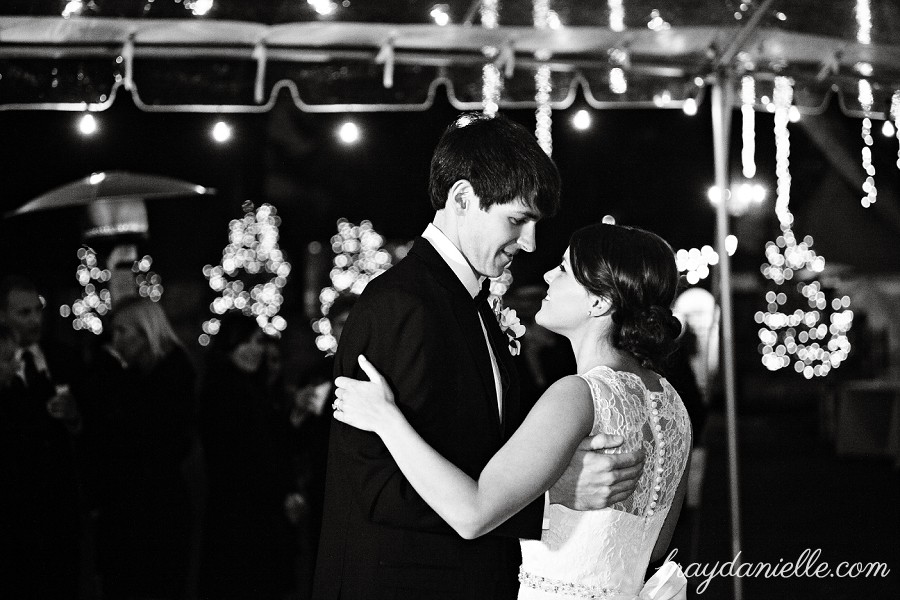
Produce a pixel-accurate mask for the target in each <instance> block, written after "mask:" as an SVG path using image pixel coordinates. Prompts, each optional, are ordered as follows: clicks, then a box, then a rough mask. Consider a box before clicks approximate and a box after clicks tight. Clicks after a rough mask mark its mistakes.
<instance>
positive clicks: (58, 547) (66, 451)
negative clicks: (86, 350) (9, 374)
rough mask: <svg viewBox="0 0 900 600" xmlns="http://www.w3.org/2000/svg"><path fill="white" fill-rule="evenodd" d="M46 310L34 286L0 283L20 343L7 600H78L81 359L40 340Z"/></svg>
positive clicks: (7, 522)
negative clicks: (78, 387) (77, 443)
mask: <svg viewBox="0 0 900 600" xmlns="http://www.w3.org/2000/svg"><path fill="white" fill-rule="evenodd" d="M43 304H44V303H43V298H41V296H40V294H39V293H38V291H37V288H36V287H35V285H34V283H33V282H31V281H30V280H28V279H26V278H22V277H18V276H10V277H7V278H5V279H4V280H3V281H2V282H0V322H2V323H4V324H5V325H6V326H7V327H8V328H9V330H11V331H12V333H13V334H14V335H15V338H16V340H17V344H18V347H17V349H16V353H15V357H16V361H17V372H16V376H15V377H14V378H13V379H12V380H11V381H10V382H8V383H7V385H6V386H5V387H4V389H3V390H2V392H0V436H2V442H0V444H2V453H3V457H2V465H3V466H2V472H0V497H2V501H0V502H2V506H0V553H2V555H3V556H4V559H3V560H2V561H0V597H2V598H22V599H27V598H61V599H65V598H76V597H77V595H78V566H79V536H80V527H81V523H80V502H79V500H80V498H79V490H78V480H77V473H76V467H75V454H74V436H75V435H77V434H78V432H79V431H80V428H81V424H80V414H79V411H78V407H77V405H76V402H75V398H74V396H73V395H72V391H71V389H72V387H74V383H75V382H74V381H73V377H74V376H75V375H76V374H77V373H78V366H77V362H78V361H77V360H76V358H77V355H75V353H74V352H66V351H65V350H64V349H63V348H61V347H59V346H56V345H54V344H50V343H49V342H47V341H44V340H42V339H41V334H42V325H43V309H44V306H43ZM70 386H71V387H70Z"/></svg>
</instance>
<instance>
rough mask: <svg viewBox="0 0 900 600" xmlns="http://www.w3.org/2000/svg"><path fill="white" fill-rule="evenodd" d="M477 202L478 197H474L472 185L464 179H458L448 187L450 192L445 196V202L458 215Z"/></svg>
mask: <svg viewBox="0 0 900 600" xmlns="http://www.w3.org/2000/svg"><path fill="white" fill-rule="evenodd" d="M478 201H479V200H478V196H476V195H475V190H474V188H472V184H471V183H469V182H468V181H467V180H465V179H460V180H459V181H457V182H456V183H454V184H453V185H452V186H451V187H450V192H449V193H448V194H447V202H448V203H449V204H451V205H452V208H453V209H454V210H455V211H457V212H458V213H462V212H463V211H465V210H466V209H467V208H468V207H469V206H470V205H472V204H473V203H476V202H478ZM448 208H449V207H448Z"/></svg>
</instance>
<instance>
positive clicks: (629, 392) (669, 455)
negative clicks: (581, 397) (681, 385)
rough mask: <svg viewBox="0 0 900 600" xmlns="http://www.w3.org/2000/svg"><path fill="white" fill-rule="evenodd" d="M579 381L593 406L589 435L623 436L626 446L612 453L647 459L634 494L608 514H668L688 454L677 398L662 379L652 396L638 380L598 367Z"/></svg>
mask: <svg viewBox="0 0 900 600" xmlns="http://www.w3.org/2000/svg"><path fill="white" fill-rule="evenodd" d="M582 379H584V380H585V381H587V383H588V385H589V386H590V387H591V396H592V397H593V400H594V427H593V429H592V430H591V435H596V434H598V433H608V434H615V435H621V436H622V437H623V438H625V443H624V444H622V445H621V446H620V447H618V448H616V449H614V450H612V451H611V452H615V453H618V452H630V451H633V450H637V449H643V450H644V452H645V453H646V455H647V460H646V461H645V462H644V471H643V473H642V475H641V478H640V479H639V480H638V485H637V489H635V492H634V494H633V495H632V496H631V497H630V498H628V499H627V500H626V501H624V502H619V503H617V504H615V505H613V507H612V508H613V509H614V510H622V511H625V512H628V513H631V514H633V515H641V516H650V515H652V514H654V513H655V512H658V511H660V510H668V509H669V507H670V506H671V505H672V500H673V499H674V497H675V491H676V490H677V489H678V483H679V482H680V481H681V473H682V471H684V467H685V464H686V462H687V458H688V452H689V450H690V435H689V434H690V421H689V420H688V416H687V411H686V410H685V409H684V406H683V405H682V402H681V398H680V397H678V394H677V392H676V391H675V389H674V388H673V387H672V385H671V384H670V383H669V382H668V381H667V380H666V379H660V380H659V384H660V387H661V388H662V389H661V390H659V391H651V390H649V389H647V387H646V386H645V385H644V382H643V381H642V380H641V378H640V377H639V376H638V375H636V374H634V373H630V372H627V371H614V370H613V369H610V368H609V367H596V368H594V369H592V370H591V371H589V372H588V373H586V374H584V375H582Z"/></svg>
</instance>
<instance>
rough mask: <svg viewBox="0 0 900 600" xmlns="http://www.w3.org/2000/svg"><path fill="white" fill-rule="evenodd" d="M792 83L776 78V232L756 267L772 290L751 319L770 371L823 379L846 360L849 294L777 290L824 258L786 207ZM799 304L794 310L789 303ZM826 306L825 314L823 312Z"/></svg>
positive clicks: (802, 287) (813, 285)
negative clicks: (798, 229)
mask: <svg viewBox="0 0 900 600" xmlns="http://www.w3.org/2000/svg"><path fill="white" fill-rule="evenodd" d="M792 101H793V84H792V83H791V81H790V80H789V79H788V78H786V77H777V78H776V79H775V91H774V94H773V103H774V105H775V172H776V177H777V198H776V201H775V214H776V216H777V218H778V222H779V226H780V228H781V235H779V236H778V237H777V238H776V239H775V241H770V242H766V247H765V253H766V260H767V262H765V263H763V265H762V267H761V270H762V274H763V276H764V277H765V278H766V279H769V280H771V281H772V282H774V284H775V288H776V289H774V290H773V289H770V290H768V291H767V292H766V296H765V299H766V302H767V307H766V311H757V312H756V314H755V315H754V320H755V321H756V322H757V323H758V324H759V325H761V327H760V329H759V332H758V336H759V340H760V344H759V352H760V354H761V355H762V363H763V365H764V366H765V367H766V368H767V369H769V370H770V371H778V370H780V369H783V368H786V367H789V366H790V365H791V363H792V362H793V365H794V370H795V371H796V372H797V373H799V374H802V375H803V376H804V377H805V378H806V379H812V378H813V377H823V376H825V375H827V374H828V373H829V372H830V371H831V369H835V368H837V367H839V366H840V365H841V363H842V362H843V361H844V360H846V358H847V355H848V354H849V352H850V342H849V341H848V339H847V332H848V331H849V329H850V326H851V325H852V323H853V312H852V311H851V310H850V308H849V307H850V298H849V297H847V296H844V297H842V298H835V299H833V300H832V301H831V302H830V303H829V302H828V300H827V299H826V295H825V291H824V290H823V288H822V285H821V284H820V283H819V282H818V281H815V280H814V281H812V282H810V283H805V282H802V281H801V282H798V283H797V286H796V291H797V292H798V295H795V294H793V293H792V294H791V295H788V294H787V293H785V292H784V291H781V290H780V289H778V288H780V287H781V286H782V285H783V284H784V283H785V281H788V280H791V279H793V277H794V275H795V274H799V273H800V272H802V271H809V272H811V273H821V272H822V271H823V270H824V269H825V259H824V258H823V257H821V256H817V255H816V253H815V251H814V250H813V249H812V246H813V239H812V236H809V235H807V236H805V237H804V238H803V240H802V241H798V240H797V238H796V236H795V235H794V232H793V229H792V227H793V223H794V217H793V215H792V214H791V211H790V185H791V177H790V169H789V166H790V160H789V157H790V136H789V133H788V123H789V122H790V112H791V103H792ZM795 304H796V305H798V306H797V307H796V308H795V309H794V310H793V311H791V310H790V309H791V308H793V307H794V306H793V305H795ZM829 308H830V309H831V312H830V314H828V315H827V318H826V315H825V314H824V313H823V311H826V310H827V309H829Z"/></svg>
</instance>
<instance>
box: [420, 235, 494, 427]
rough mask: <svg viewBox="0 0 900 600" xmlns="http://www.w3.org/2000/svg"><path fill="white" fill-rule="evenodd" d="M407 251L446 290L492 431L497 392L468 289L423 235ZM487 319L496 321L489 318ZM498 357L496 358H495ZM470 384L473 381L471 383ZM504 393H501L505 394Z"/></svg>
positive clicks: (489, 360)
mask: <svg viewBox="0 0 900 600" xmlns="http://www.w3.org/2000/svg"><path fill="white" fill-rule="evenodd" d="M410 254H412V255H415V256H417V257H418V258H420V259H421V260H422V261H423V262H424V263H425V266H426V267H427V268H428V270H429V272H430V273H431V274H432V275H433V276H434V278H435V280H436V281H437V282H438V283H439V284H440V285H441V286H442V287H444V288H445V289H446V290H447V293H448V294H449V297H450V299H451V303H450V304H451V306H452V307H453V318H454V320H455V321H456V324H457V326H458V327H459V332H460V334H461V335H462V337H463V339H464V340H465V342H466V346H467V347H468V348H469V352H470V353H471V357H472V360H473V361H474V363H475V365H476V367H477V369H478V373H479V375H480V379H481V384H482V388H483V391H484V394H483V396H484V398H485V399H486V401H487V402H488V403H489V407H490V410H489V411H488V414H490V415H491V418H492V419H493V421H494V425H495V430H496V431H498V432H500V431H501V424H500V415H499V413H498V411H497V392H496V388H495V386H494V370H493V368H492V367H491V356H490V354H489V351H488V347H487V341H486V340H485V339H484V333H483V332H482V330H481V323H480V322H479V318H478V310H477V309H476V308H475V305H474V304H473V300H472V296H471V295H469V292H468V290H466V288H465V286H464V285H463V284H462V282H461V281H460V280H459V278H458V277H457V276H456V274H455V273H454V272H453V270H452V269H451V268H450V266H449V265H447V263H446V262H445V261H444V259H443V258H441V255H440V254H438V252H437V250H435V249H434V246H432V245H431V242H429V241H428V240H426V239H425V238H422V237H419V238H416V240H415V244H414V245H413V247H412V249H410ZM490 321H494V325H495V326H496V320H495V319H493V317H491V319H490ZM490 321H485V327H486V328H487V329H488V332H489V333H488V335H490V331H491V330H490V326H491V322H490ZM497 360H498V361H499V360H500V357H497ZM473 384H474V382H473ZM505 395H506V394H504V397H505Z"/></svg>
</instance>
